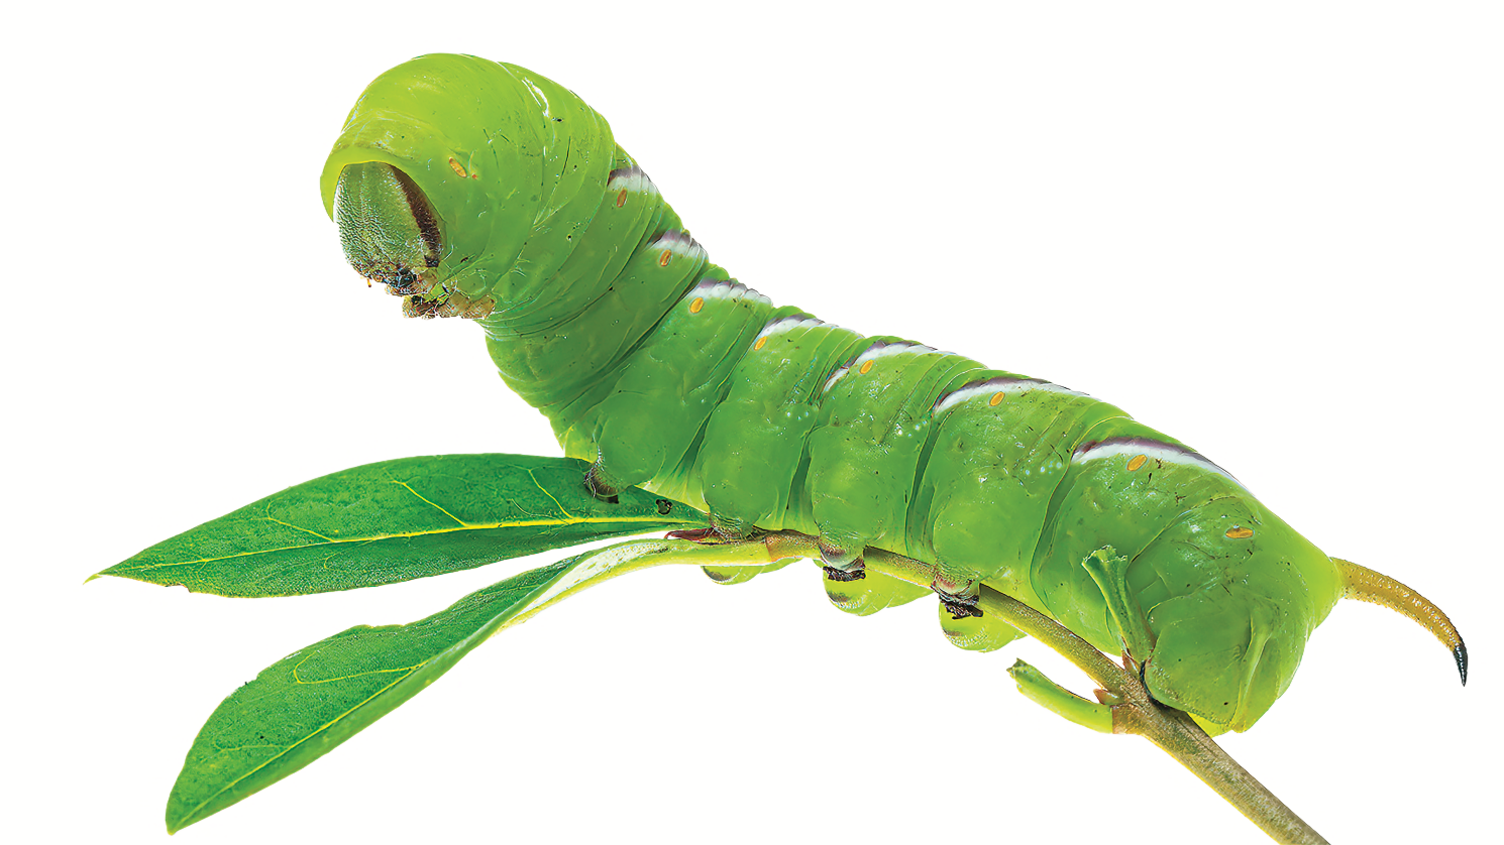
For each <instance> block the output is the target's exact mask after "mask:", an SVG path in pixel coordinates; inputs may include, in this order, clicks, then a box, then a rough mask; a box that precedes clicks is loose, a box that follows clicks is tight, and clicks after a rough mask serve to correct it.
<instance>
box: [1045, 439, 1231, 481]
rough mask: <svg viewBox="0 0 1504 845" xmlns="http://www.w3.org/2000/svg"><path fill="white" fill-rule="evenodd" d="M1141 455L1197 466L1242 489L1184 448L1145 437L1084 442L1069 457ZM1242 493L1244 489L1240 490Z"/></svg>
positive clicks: (1091, 458) (1083, 459)
mask: <svg viewBox="0 0 1504 845" xmlns="http://www.w3.org/2000/svg"><path fill="white" fill-rule="evenodd" d="M1138 455H1143V456H1144V457H1146V458H1152V459H1154V460H1159V461H1164V462H1166V463H1172V464H1181V465H1186V466H1199V467H1201V468H1202V469H1205V470H1208V471H1210V472H1214V473H1216V474H1218V475H1220V476H1222V477H1223V478H1226V479H1227V480H1229V481H1231V482H1233V483H1234V484H1236V485H1238V486H1239V487H1243V486H1244V485H1243V482H1241V481H1239V480H1238V479H1237V478H1236V477H1234V476H1233V474H1232V473H1230V472H1228V471H1227V470H1225V469H1223V468H1221V467H1219V466H1217V465H1216V464H1214V463H1212V462H1211V461H1210V460H1208V459H1207V458H1206V456H1205V455H1202V454H1200V453H1199V452H1193V451H1191V450H1190V449H1187V448H1185V447H1184V446H1176V445H1175V444H1173V443H1165V442H1163V441H1160V440H1150V439H1148V438H1146V437H1109V438H1108V439H1106V440H1099V441H1088V442H1086V443H1082V444H1081V445H1080V446H1077V447H1076V451H1075V453H1074V454H1072V455H1071V463H1073V464H1084V463H1086V462H1088V461H1097V460H1103V459H1105V458H1114V457H1119V456H1127V457H1128V458H1130V459H1131V458H1134V457H1136V456H1138ZM1244 489H1245V490H1246V489H1247V488H1246V487H1244Z"/></svg>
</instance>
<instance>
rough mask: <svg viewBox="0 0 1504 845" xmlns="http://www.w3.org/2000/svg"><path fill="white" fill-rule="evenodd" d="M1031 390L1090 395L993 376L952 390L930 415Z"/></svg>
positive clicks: (1033, 381)
mask: <svg viewBox="0 0 1504 845" xmlns="http://www.w3.org/2000/svg"><path fill="white" fill-rule="evenodd" d="M1031 390H1041V391H1044V392H1046V393H1063V394H1065V395H1067V396H1087V395H1088V394H1085V393H1082V392H1081V391H1079V390H1071V389H1070V388H1069V387H1062V386H1061V385H1058V384H1055V383H1054V382H1050V381H1045V380H1044V379H1037V378H1024V377H1018V376H993V377H992V378H989V379H983V380H981V381H974V382H971V383H970V384H963V385H961V386H960V387H958V388H956V389H955V390H952V391H951V392H949V393H947V394H945V395H943V396H941V397H940V398H939V399H936V400H935V405H934V407H933V408H932V409H931V410H930V413H931V414H941V413H944V412H946V411H948V410H950V409H951V408H954V407H955V406H957V405H959V404H961V403H962V402H965V401H967V400H970V399H976V398H978V397H984V396H985V397H991V396H992V395H993V394H996V393H1004V394H1011V393H1027V392H1028V391H1031Z"/></svg>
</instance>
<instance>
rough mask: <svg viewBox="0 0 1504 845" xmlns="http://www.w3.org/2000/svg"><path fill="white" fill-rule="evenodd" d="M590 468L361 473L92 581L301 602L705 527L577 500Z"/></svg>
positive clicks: (521, 463) (625, 500)
mask: <svg viewBox="0 0 1504 845" xmlns="http://www.w3.org/2000/svg"><path fill="white" fill-rule="evenodd" d="M587 467H588V464H586V463H585V462H584V461H579V460H575V459H572V458H544V457H537V456H532V455H434V456H428V457H418V458H402V459H400V460H395V461H382V462H381V463H375V464H367V465H365V466H360V467H355V468H354V469H347V470H344V471H343V472H336V473H334V474H332V475H326V476H324V477H323V478H316V479H314V480H313V481H309V482H306V483H303V484H299V485H297V486H296V487H289V488H288V489H286V490H283V491H282V492H280V493H276V494H274V495H271V496H267V497H266V498H265V499H262V500H260V501H259V502H255V503H253V504H250V505H247V506H245V507H243V508H241V509H239V510H237V511H234V512H233V513H230V514H227V515H225V516H222V517H220V518H218V519H214V520H210V521H209V522H206V523H204V524H203V525H200V526H198V527H197V528H193V529H190V530H188V531H185V532H183V533H182V534H179V535H177V536H176V537H173V538H172V539H170V540H165V541H163V542H161V543H158V544H157V545H155V546H152V547H151V548H149V549H147V550H145V551H143V552H141V553H139V554H137V555H136V556H134V557H132V558H130V559H129V560H127V561H124V562H122V563H118V564H116V565H114V566H112V567H110V568H109V569H106V570H104V571H103V572H100V573H99V575H114V576H118V577H121V578H134V579H136V580H138V581H147V582H150V583H153V584H162V585H164V586H176V585H182V586H185V587H187V588H188V589H189V590H191V591H193V592H196V593H214V594H217V595H221V596H241V597H254V596H295V595H306V594H309V593H325V592H331V591H335V590H353V589H355V588H357V587H373V586H377V585H379V584H391V583H395V582H398V581H410V580H412V579H414V578H424V577H427V576H429V575H440V574H443V573H445V572H455V571H458V570H461V569H472V568H474V567H477V566H482V565H484V564H487V563H493V562H495V561H498V560H506V559H508V558H514V557H521V556H523V555H529V554H534V553H536V552H541V551H546V550H548V549H558V548H564V547H567V546H575V545H579V544H581V543H586V542H589V541H591V540H599V539H603V538H608V537H624V536H627V535H631V534H643V533H648V532H654V531H665V530H670V529H675V528H683V527H686V526H702V525H705V524H706V519H705V515H704V514H702V513H700V512H699V511H697V510H695V509H694V508H692V507H690V506H689V505H686V504H683V503H682V502H676V501H673V500H671V499H667V498H665V497H662V496H656V495H654V494H652V493H649V492H647V491H644V490H640V489H637V488H635V487H634V488H630V489H627V490H623V491H622V492H621V493H620V495H619V501H618V502H617V503H616V504H611V503H609V502H605V501H601V500H600V499H597V498H595V497H594V496H592V495H591V494H590V492H589V491H588V490H587V489H586V488H585V484H584V481H583V479H584V476H585V470H586V468H587ZM95 577H98V576H95ZM91 580H92V579H91Z"/></svg>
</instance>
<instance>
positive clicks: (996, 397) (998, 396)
mask: <svg viewBox="0 0 1504 845" xmlns="http://www.w3.org/2000/svg"><path fill="white" fill-rule="evenodd" d="M987 404H988V405H991V406H992V407H994V408H996V407H997V406H999V405H1001V404H1003V392H1002V391H1001V390H999V391H998V392H996V393H994V394H992V398H991V399H988V400H987Z"/></svg>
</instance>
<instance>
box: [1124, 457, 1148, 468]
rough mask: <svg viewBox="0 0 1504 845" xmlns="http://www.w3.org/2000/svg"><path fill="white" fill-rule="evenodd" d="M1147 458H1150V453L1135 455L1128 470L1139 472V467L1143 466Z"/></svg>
mask: <svg viewBox="0 0 1504 845" xmlns="http://www.w3.org/2000/svg"><path fill="white" fill-rule="evenodd" d="M1147 460H1149V456H1148V455H1134V456H1133V459H1132V460H1130V461H1129V462H1128V471H1129V472H1137V471H1138V468H1139V467H1141V466H1143V465H1144V462H1145V461H1147Z"/></svg>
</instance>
